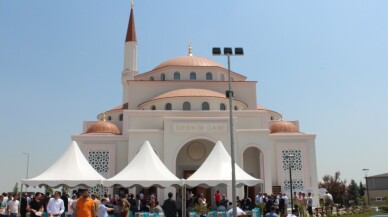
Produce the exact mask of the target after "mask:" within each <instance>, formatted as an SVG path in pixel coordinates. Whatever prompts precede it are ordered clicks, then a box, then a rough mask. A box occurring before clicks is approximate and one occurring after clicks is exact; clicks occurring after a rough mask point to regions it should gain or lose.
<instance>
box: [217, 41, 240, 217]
mask: <svg viewBox="0 0 388 217" xmlns="http://www.w3.org/2000/svg"><path fill="white" fill-rule="evenodd" d="M212 51H213V56H221V55H223V56H227V57H228V85H229V89H228V90H227V91H226V97H227V98H229V121H230V155H231V164H232V204H233V217H237V206H236V172H235V166H234V165H235V160H234V139H233V107H232V98H233V91H232V83H231V77H230V56H243V55H244V50H243V48H242V47H236V48H234V54H233V50H232V48H230V47H225V48H224V53H223V54H222V53H221V48H219V47H213V50H212Z"/></svg>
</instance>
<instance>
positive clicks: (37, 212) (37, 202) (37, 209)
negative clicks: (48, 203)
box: [27, 192, 44, 217]
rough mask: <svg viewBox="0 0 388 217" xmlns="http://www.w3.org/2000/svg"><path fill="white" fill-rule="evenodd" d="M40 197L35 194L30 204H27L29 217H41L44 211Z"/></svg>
mask: <svg viewBox="0 0 388 217" xmlns="http://www.w3.org/2000/svg"><path fill="white" fill-rule="evenodd" d="M42 196H43V194H42V193H40V192H36V193H35V196H34V199H33V200H32V201H31V202H30V204H28V206H27V210H28V211H30V217H37V216H42V213H43V211H44V204H43V201H42Z"/></svg>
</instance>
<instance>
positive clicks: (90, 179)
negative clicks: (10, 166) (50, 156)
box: [22, 141, 105, 188]
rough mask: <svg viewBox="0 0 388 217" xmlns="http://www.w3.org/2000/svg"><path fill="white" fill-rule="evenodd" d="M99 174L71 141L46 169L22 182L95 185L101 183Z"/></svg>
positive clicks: (51, 184)
mask: <svg viewBox="0 0 388 217" xmlns="http://www.w3.org/2000/svg"><path fill="white" fill-rule="evenodd" d="M104 179H105V178H104V177H103V176H101V175H100V174H99V173H98V172H97V171H96V170H94V168H93V167H92V166H91V165H90V164H89V162H88V161H87V160H86V158H85V156H84V155H83V154H82V152H81V150H80V149H79V147H78V145H77V143H76V142H75V141H73V142H72V143H71V144H70V146H69V148H68V149H67V150H66V152H65V153H64V154H63V155H62V156H61V157H60V158H59V159H58V160H57V161H56V162H55V163H54V164H53V165H52V166H51V167H50V168H48V169H47V170H46V171H44V172H43V173H42V174H40V175H38V176H36V177H35V178H32V179H23V180H22V183H23V184H26V185H31V186H43V185H48V186H50V187H54V188H55V187H58V186H61V185H65V186H69V187H75V186H89V187H92V186H96V185H98V184H102V180H104Z"/></svg>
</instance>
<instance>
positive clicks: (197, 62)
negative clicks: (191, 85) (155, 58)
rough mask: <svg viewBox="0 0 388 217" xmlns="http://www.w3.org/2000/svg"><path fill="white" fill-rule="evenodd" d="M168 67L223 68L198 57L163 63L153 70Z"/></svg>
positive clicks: (175, 59)
mask: <svg viewBox="0 0 388 217" xmlns="http://www.w3.org/2000/svg"><path fill="white" fill-rule="evenodd" d="M167 66H218V67H223V66H222V65H221V64H219V63H217V62H216V61H213V60H211V59H208V58H205V57H197V56H180V57H176V58H173V59H170V60H167V61H165V62H162V63H161V64H159V65H158V66H156V67H155V68H154V69H153V70H156V69H161V68H164V67H167Z"/></svg>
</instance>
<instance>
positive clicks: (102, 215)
mask: <svg viewBox="0 0 388 217" xmlns="http://www.w3.org/2000/svg"><path fill="white" fill-rule="evenodd" d="M107 202H108V200H107V199H106V198H102V200H101V203H100V205H98V217H108V216H109V215H108V211H114V210H115V209H113V208H108V207H106V204H107Z"/></svg>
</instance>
